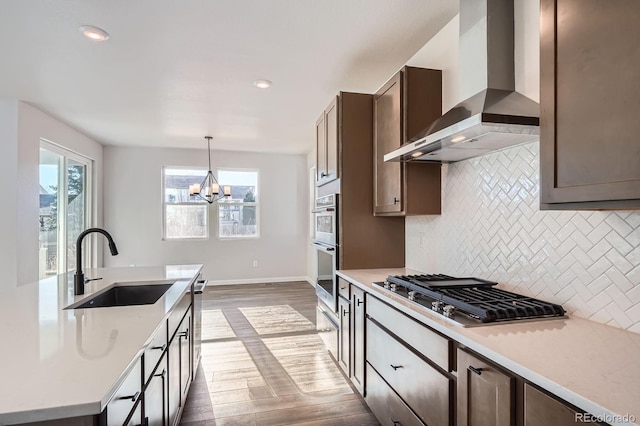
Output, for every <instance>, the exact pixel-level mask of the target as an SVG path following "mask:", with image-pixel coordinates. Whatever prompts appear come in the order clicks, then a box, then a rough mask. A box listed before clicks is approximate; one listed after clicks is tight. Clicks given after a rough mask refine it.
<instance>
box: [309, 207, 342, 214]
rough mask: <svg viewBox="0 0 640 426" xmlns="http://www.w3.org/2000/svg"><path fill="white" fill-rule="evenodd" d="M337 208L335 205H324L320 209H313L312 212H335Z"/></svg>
mask: <svg viewBox="0 0 640 426" xmlns="http://www.w3.org/2000/svg"><path fill="white" fill-rule="evenodd" d="M335 211H336V209H335V208H334V207H322V208H319V209H313V210H311V213H324V212H335Z"/></svg>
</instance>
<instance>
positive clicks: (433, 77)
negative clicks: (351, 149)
mask: <svg viewBox="0 0 640 426" xmlns="http://www.w3.org/2000/svg"><path fill="white" fill-rule="evenodd" d="M441 114H442V71H440V70H431V69H424V68H414V67H404V68H403V69H402V70H400V71H399V72H398V73H397V74H396V75H394V76H393V77H392V78H391V80H389V81H388V82H387V83H386V84H385V85H384V86H382V88H381V89H380V90H379V91H378V92H377V93H376V94H375V96H374V101H373V115H374V132H373V139H374V141H373V146H374V177H373V179H374V203H373V213H374V214H375V215H376V216H408V215H425V214H440V179H441V177H440V169H441V165H440V164H437V163H400V162H388V163H385V162H384V154H387V153H389V152H391V151H393V150H395V149H397V148H399V147H400V146H401V145H403V144H405V143H406V142H408V141H409V139H411V138H412V137H413V136H414V135H416V134H417V133H418V132H420V131H421V130H423V129H424V128H425V127H427V126H428V125H430V124H431V123H432V122H433V121H434V120H435V119H436V118H438V117H440V115H441Z"/></svg>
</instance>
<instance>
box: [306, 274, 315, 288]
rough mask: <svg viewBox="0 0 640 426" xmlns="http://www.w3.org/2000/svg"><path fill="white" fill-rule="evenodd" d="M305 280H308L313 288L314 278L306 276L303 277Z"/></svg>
mask: <svg viewBox="0 0 640 426" xmlns="http://www.w3.org/2000/svg"><path fill="white" fill-rule="evenodd" d="M305 281H306V282H308V283H309V285H311V287H314V288H315V286H316V282H315V281H314V280H312V279H311V277H306V278H305Z"/></svg>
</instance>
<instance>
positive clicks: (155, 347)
mask: <svg viewBox="0 0 640 426" xmlns="http://www.w3.org/2000/svg"><path fill="white" fill-rule="evenodd" d="M151 349H154V350H160V351H163V352H164V350H165V349H167V344H166V343H165V344H164V345H162V346H151Z"/></svg>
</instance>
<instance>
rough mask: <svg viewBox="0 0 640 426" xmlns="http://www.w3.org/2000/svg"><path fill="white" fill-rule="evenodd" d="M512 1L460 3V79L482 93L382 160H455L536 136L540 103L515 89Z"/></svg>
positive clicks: (489, 0)
mask: <svg viewBox="0 0 640 426" xmlns="http://www.w3.org/2000/svg"><path fill="white" fill-rule="evenodd" d="M513 11H514V10H513V0H460V45H459V46H460V47H459V48H460V75H461V78H462V79H464V78H465V74H467V75H469V76H470V78H471V79H474V80H477V79H478V78H479V77H478V75H479V74H480V78H482V79H484V80H483V82H486V89H485V90H482V91H481V92H480V93H477V94H476V95H474V96H472V97H470V98H468V99H466V100H465V101H462V102H460V103H459V104H457V105H456V106H455V107H453V108H452V109H451V110H449V111H448V112H447V113H445V114H444V115H443V116H442V117H440V118H438V119H437V120H436V121H434V122H433V124H432V125H431V126H430V127H428V128H427V129H425V130H423V131H422V132H420V133H419V134H418V135H416V136H415V137H414V138H413V139H411V140H410V141H409V142H408V143H406V144H405V145H403V146H402V147H400V148H398V149H396V150H395V151H392V152H390V153H388V154H385V156H384V161H440V162H447V163H449V162H455V161H461V160H466V159H468V158H472V157H477V156H479V155H484V154H487V153H489V152H492V151H496V150H499V149H503V148H507V147H510V146H513V145H517V144H520V143H524V142H529V141H532V140H535V139H537V138H538V135H539V134H540V128H539V125H540V105H539V104H538V103H537V102H535V101H533V100H531V99H529V98H528V97H526V96H524V95H522V94H520V93H518V92H516V91H515V73H514V55H513V48H514V38H513V26H514V25H513V19H514V17H513Z"/></svg>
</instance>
